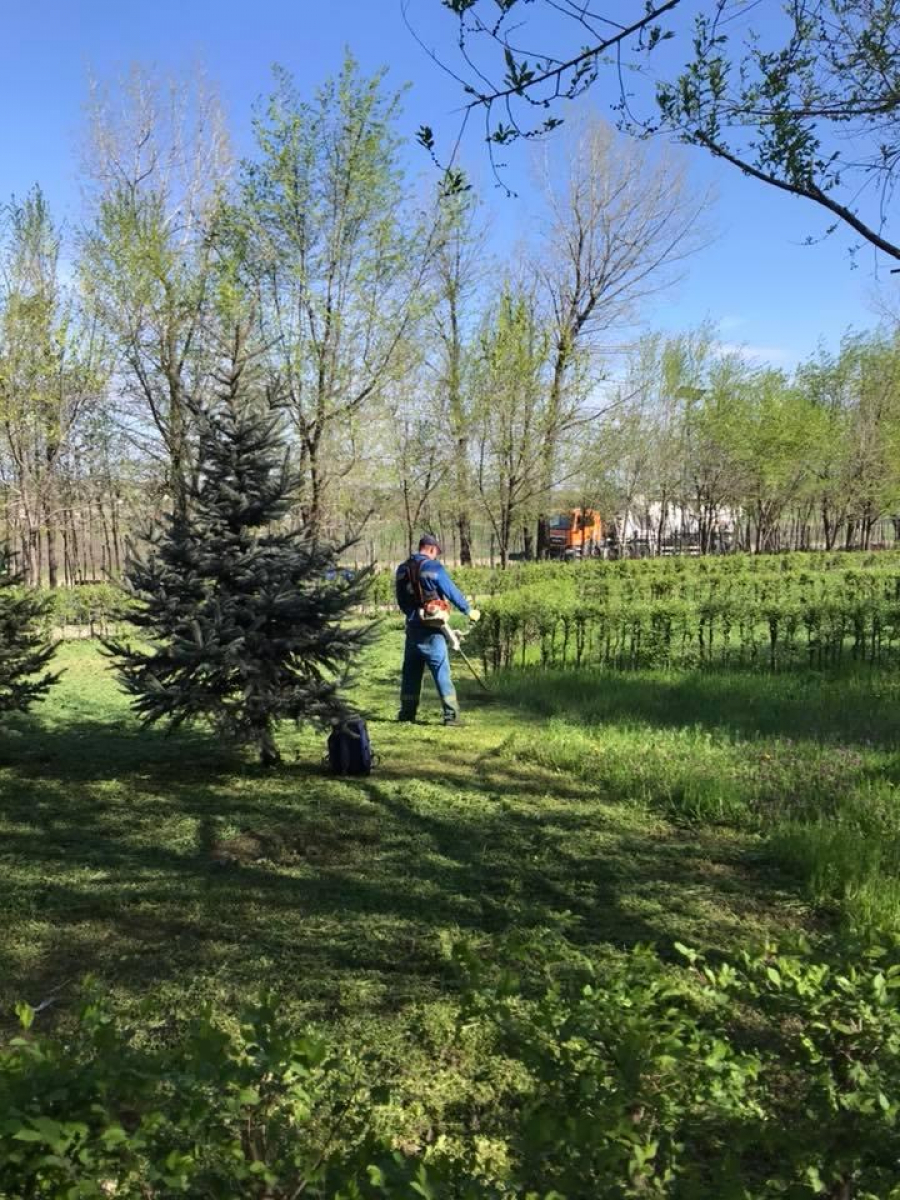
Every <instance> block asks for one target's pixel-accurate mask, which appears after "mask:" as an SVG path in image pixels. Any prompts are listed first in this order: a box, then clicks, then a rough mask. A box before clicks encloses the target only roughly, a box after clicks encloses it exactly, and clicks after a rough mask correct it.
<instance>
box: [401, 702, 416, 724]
mask: <svg viewBox="0 0 900 1200" xmlns="http://www.w3.org/2000/svg"><path fill="white" fill-rule="evenodd" d="M417 709H418V705H417V704H416V703H415V701H414V700H413V698H412V697H411V696H401V697H400V711H399V712H398V713H397V720H398V721H399V722H400V723H401V724H404V725H415V723H416V711H417Z"/></svg>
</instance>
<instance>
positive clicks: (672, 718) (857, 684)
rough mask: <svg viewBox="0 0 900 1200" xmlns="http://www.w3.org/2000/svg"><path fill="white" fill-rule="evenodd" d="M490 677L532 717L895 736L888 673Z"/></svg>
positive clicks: (748, 732)
mask: <svg viewBox="0 0 900 1200" xmlns="http://www.w3.org/2000/svg"><path fill="white" fill-rule="evenodd" d="M493 686H494V688H495V689H496V691H497V694H498V697H500V698H501V699H502V702H503V704H504V705H508V706H509V707H510V708H513V709H516V710H518V711H519V712H520V713H521V714H522V715H523V716H527V717H529V718H531V719H534V718H548V717H561V718H563V719H564V720H567V721H571V722H573V723H576V724H599V723H602V722H604V721H608V722H620V723H628V722H631V723H646V724H648V725H654V726H659V727H663V728H676V727H677V728H681V727H685V726H693V725H698V726H705V727H707V728H709V729H719V730H724V731H728V732H731V733H733V734H734V735H736V736H738V737H740V738H744V739H753V738H757V737H782V738H797V739H811V740H818V741H826V742H827V741H831V742H838V743H841V744H857V745H871V746H877V747H884V748H888V749H893V748H894V747H896V746H897V744H898V742H900V682H898V680H897V678H896V676H895V675H894V674H889V673H887V672H884V671H877V670H874V669H873V670H866V669H862V670H859V671H854V672H850V671H847V672H844V673H840V674H837V673H831V674H817V673H813V672H804V673H800V672H797V673H785V674H781V675H768V674H753V673H750V672H737V671H731V672H724V671H723V672H693V673H685V672H681V673H678V674H668V673H662V672H636V673H634V674H629V673H626V672H600V671H596V672H595V671H584V672H581V673H575V672H568V673H566V672H561V671H546V672H543V671H535V670H526V671H522V672H510V673H508V674H504V675H502V676H500V677H497V678H496V679H495V680H494V681H493Z"/></svg>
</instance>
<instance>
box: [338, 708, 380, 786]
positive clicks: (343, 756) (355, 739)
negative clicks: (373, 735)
mask: <svg viewBox="0 0 900 1200" xmlns="http://www.w3.org/2000/svg"><path fill="white" fill-rule="evenodd" d="M328 765H329V767H330V768H331V770H332V772H333V773H334V774H335V775H369V774H371V771H372V768H373V767H374V765H375V755H374V754H373V753H372V743H371V742H370V741H369V731H368V729H367V728H366V723H365V721H364V720H363V719H362V717H350V718H349V719H348V720H346V721H344V722H342V724H340V725H335V727H334V729H332V731H331V733H330V734H329V735H328Z"/></svg>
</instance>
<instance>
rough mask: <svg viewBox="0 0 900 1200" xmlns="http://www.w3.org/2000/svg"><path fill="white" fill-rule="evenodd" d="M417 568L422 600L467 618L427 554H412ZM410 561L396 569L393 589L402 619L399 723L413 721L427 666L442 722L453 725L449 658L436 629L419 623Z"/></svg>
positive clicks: (455, 711)
mask: <svg viewBox="0 0 900 1200" xmlns="http://www.w3.org/2000/svg"><path fill="white" fill-rule="evenodd" d="M412 557H413V559H414V560H415V561H416V562H417V563H418V564H419V578H420V580H421V583H422V591H423V593H424V596H425V598H426V599H429V598H430V597H433V596H437V597H439V598H440V599H441V600H446V601H448V602H449V603H450V604H452V605H453V606H454V607H455V608H458V609H459V611H460V612H461V613H463V614H464V615H465V616H468V615H469V602H468V601H467V600H466V598H465V596H464V595H463V594H462V592H461V591H460V590H459V588H458V587H457V586H456V584H455V583H454V582H453V580H452V579H451V578H450V576H449V575H448V574H447V570H446V568H445V567H444V566H443V565H442V564H441V563H439V562H438V561H437V559H433V558H429V557H428V555H427V554H414V555H413V556H412ZM410 561H411V560H410V559H407V561H406V562H405V563H401V565H400V566H399V567H398V568H397V574H396V577H395V580H394V582H395V586H396V590H397V604H398V605H399V607H400V609H401V611H402V612H403V614H404V615H405V617H406V647H405V650H404V653H403V677H402V682H401V685H400V720H401V721H413V720H415V716H416V712H417V711H418V708H419V695H420V693H421V691H422V675H423V674H424V671H425V667H426V666H427V667H428V669H429V671H430V672H431V676H432V678H433V679H434V686H435V687H436V688H437V692H438V695H439V696H440V698H441V708H442V710H443V715H444V721H445V723H447V724H450V723H452V722H453V721H455V720H456V719H457V717H458V715H459V706H458V704H457V702H456V690H455V689H454V687H453V680H452V679H451V677H450V654H449V651H448V648H447V639H446V638H445V637H444V635H443V634H442V633H441V631H440V630H438V629H429V628H428V626H426V625H423V624H422V622H421V621H420V620H419V616H418V609H419V598H418V593H417V592H416V589H415V588H414V587H413V585H412V583H411V581H410V577H409V564H410Z"/></svg>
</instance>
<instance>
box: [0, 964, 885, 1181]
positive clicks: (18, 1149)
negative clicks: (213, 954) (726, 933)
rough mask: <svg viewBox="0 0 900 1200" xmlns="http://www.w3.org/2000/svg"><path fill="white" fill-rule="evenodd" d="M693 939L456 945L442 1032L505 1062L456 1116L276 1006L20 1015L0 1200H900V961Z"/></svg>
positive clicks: (5, 1108)
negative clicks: (717, 958) (510, 951)
mask: <svg viewBox="0 0 900 1200" xmlns="http://www.w3.org/2000/svg"><path fill="white" fill-rule="evenodd" d="M676 949H677V950H678V951H679V952H680V954H681V956H682V959H683V962H684V966H682V967H677V968H675V967H672V966H669V965H666V964H665V963H663V962H662V961H661V960H660V958H659V957H658V956H657V955H656V954H655V953H654V952H652V951H650V950H649V949H640V948H639V949H637V950H635V951H632V952H630V953H627V954H622V955H619V956H616V957H615V958H614V959H613V960H611V961H608V962H606V963H605V964H604V967H603V968H602V970H601V969H599V968H596V967H592V966H591V965H590V964H589V963H586V962H584V961H583V960H582V959H580V957H579V956H578V955H577V954H576V952H575V951H574V950H573V949H572V948H571V947H567V948H566V949H565V951H564V954H563V957H562V959H559V958H557V961H555V962H552V961H550V960H549V959H548V958H545V959H544V961H541V955H543V954H546V952H547V950H548V947H547V946H545V945H544V944H537V945H531V946H523V947H521V948H520V951H519V961H518V965H517V962H516V959H515V958H513V959H512V960H510V961H509V962H508V963H507V966H506V967H505V969H503V970H500V969H496V970H491V971H488V970H486V969H485V968H484V967H483V966H482V965H481V964H480V963H478V962H477V961H475V960H473V959H472V958H471V957H470V956H469V954H468V952H467V951H466V950H465V949H463V948H457V949H456V950H455V952H454V953H455V957H456V959H457V962H459V963H461V964H462V965H463V966H464V969H465V970H466V972H467V974H468V990H467V992H466V993H465V995H464V999H463V1000H462V1002H461V1006H460V1010H459V1014H458V1027H457V1029H456V1031H455V1033H453V1031H452V1030H451V1031H450V1032H449V1035H448V1036H449V1037H450V1038H451V1039H453V1038H455V1039H457V1040H464V1039H466V1038H467V1037H469V1036H470V1035H471V1032H472V1031H473V1029H474V1030H477V1031H478V1032H479V1035H480V1036H481V1037H483V1039H484V1046H485V1053H486V1054H489V1055H490V1056H491V1058H492V1059H494V1060H502V1061H503V1062H505V1063H506V1066H507V1069H506V1070H505V1072H504V1073H502V1074H500V1075H497V1074H495V1075H494V1076H492V1077H490V1078H491V1079H492V1084H491V1087H490V1088H489V1089H488V1090H486V1083H487V1079H488V1078H489V1077H488V1076H487V1075H485V1079H484V1080H483V1081H482V1084H481V1087H480V1089H479V1088H478V1087H477V1086H476V1087H475V1088H474V1089H473V1092H472V1093H471V1096H470V1099H469V1100H468V1102H467V1104H468V1105H469V1106H470V1107H463V1108H461V1109H460V1110H458V1111H457V1110H454V1109H446V1110H443V1111H442V1113H441V1114H440V1115H439V1114H437V1113H436V1112H433V1111H429V1109H428V1104H429V1102H428V1100H427V1099H426V1098H425V1097H424V1096H423V1095H416V1094H411V1093H410V1091H409V1080H403V1081H402V1083H401V1082H400V1081H399V1080H398V1074H397V1073H398V1070H400V1069H401V1067H400V1066H398V1064H397V1063H393V1064H390V1063H389V1062H386V1061H385V1060H384V1059H382V1058H380V1057H379V1055H378V1054H377V1052H375V1053H371V1052H367V1051H365V1050H363V1049H361V1048H359V1047H345V1048H335V1047H332V1046H329V1045H328V1044H326V1043H325V1042H324V1041H322V1040H321V1039H320V1038H319V1037H318V1036H316V1035H315V1034H313V1033H310V1032H298V1031H297V1030H295V1029H294V1028H292V1027H291V1026H289V1025H288V1024H287V1023H286V1022H285V1021H284V1020H283V1019H282V1018H281V1017H280V1015H279V1010H278V1006H277V1004H275V1003H273V1002H271V1001H266V1002H264V1003H262V1004H261V1005H260V1006H259V1007H257V1008H255V1009H254V1010H252V1011H250V1012H247V1013H245V1014H244V1015H243V1017H242V1018H241V1019H240V1020H239V1021H234V1020H220V1019H217V1018H216V1017H215V1016H214V1015H212V1014H211V1013H209V1012H206V1013H204V1014H202V1015H200V1016H199V1017H195V1018H193V1019H191V1020H190V1021H188V1022H187V1023H186V1024H184V1023H181V1024H179V1025H176V1026H175V1027H173V1024H172V1020H171V1017H170V1016H169V1015H168V1014H164V1013H159V1012H151V1011H149V1010H147V1009H146V1008H145V1009H144V1011H143V1015H142V1022H143V1023H142V1025H141V1026H140V1027H138V1028H136V1029H131V1028H128V1027H126V1026H124V1025H123V1024H122V1023H121V1022H119V1021H117V1020H115V1019H114V1018H113V1017H112V1016H111V1015H110V1014H109V1012H108V1011H107V1010H105V1009H104V1007H103V1006H102V1004H101V1003H99V1002H97V1001H89V1003H88V1004H87V1005H86V1007H85V1008H84V1010H83V1012H82V1014H81V1018H80V1020H79V1022H78V1023H77V1025H76V1026H75V1027H74V1028H71V1029H70V1030H69V1031H68V1032H67V1033H66V1034H65V1035H64V1036H59V1037H53V1036H48V1035H42V1034H38V1033H36V1031H35V1029H34V1027H33V1021H34V1017H35V1013H34V1011H33V1010H32V1009H30V1008H28V1006H27V1005H22V1006H20V1009H19V1015H20V1018H21V1023H22V1031H21V1033H20V1035H19V1036H15V1037H13V1038H12V1039H11V1040H10V1041H8V1043H7V1044H6V1045H5V1046H0V1198H2V1200H22V1198H23V1197H29V1198H30V1200H108V1197H111V1196H112V1197H116V1200H173V1198H175V1197H193V1198H199V1197H204V1198H209V1200H235V1198H236V1197H242V1198H243V1200H254V1198H256V1200H299V1197H301V1196H305V1197H329V1198H332V1200H339V1198H344V1200H353V1198H356V1200H361V1198H364V1197H369V1198H375V1197H382V1198H383V1197H398V1198H399V1197H403V1198H419V1200H428V1198H434V1200H437V1198H447V1200H449V1198H460V1200H464V1198H473V1200H474V1198H475V1197H481V1198H488V1200H510V1198H511V1197H522V1198H523V1200H527V1198H530V1200H565V1198H569V1200H586V1198H587V1197H591V1198H592V1200H629V1198H634V1200H644V1198H646V1197H669V1198H671V1200H723V1198H724V1197H733V1198H734V1200H765V1198H768V1197H771V1198H773V1200H774V1198H775V1197H781V1198H783V1197H788V1196H790V1197H794V1198H795V1200H803V1198H804V1197H810V1198H811V1197H816V1196H818V1197H834V1198H837V1197H841V1198H847V1200H851V1198H852V1200H876V1198H877V1200H897V1198H898V1197H900V1179H898V1174H897V1163H898V1161H900V1120H898V1118H900V962H898V961H897V960H896V955H894V956H893V958H892V957H890V956H886V955H884V954H882V953H881V952H876V951H870V952H868V953H867V954H863V955H860V956H858V957H857V958H856V960H855V961H850V962H848V963H846V964H844V965H842V966H834V965H829V964H827V963H824V962H819V961H816V960H815V959H813V958H812V957H811V956H809V955H808V954H805V953H802V952H801V953H797V954H792V955H789V954H778V953H777V952H776V951H775V950H774V948H768V949H766V950H765V951H764V952H762V953H760V954H756V955H743V956H741V957H739V958H737V959H736V960H735V961H734V962H733V963H718V964H712V963H710V962H707V961H705V960H704V959H703V958H702V957H701V956H699V955H698V954H696V953H694V952H693V951H690V950H688V949H686V948H684V947H680V946H677V947H676ZM554 950H555V953H556V954H557V956H559V954H560V949H559V947H558V946H556V947H554ZM519 971H521V972H522V978H520V977H519V975H518V972H519ZM523 979H524V980H525V982H524V983H523V981H522V980H523ZM176 1030H177V1031H176ZM447 1053H448V1055H451V1056H452V1041H451V1042H449V1043H448V1046H447ZM436 1069H443V1068H442V1067H441V1066H440V1064H436ZM473 1083H477V1081H473ZM415 1130H418V1132H417V1133H416V1132H414V1131H415Z"/></svg>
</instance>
